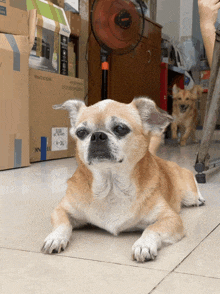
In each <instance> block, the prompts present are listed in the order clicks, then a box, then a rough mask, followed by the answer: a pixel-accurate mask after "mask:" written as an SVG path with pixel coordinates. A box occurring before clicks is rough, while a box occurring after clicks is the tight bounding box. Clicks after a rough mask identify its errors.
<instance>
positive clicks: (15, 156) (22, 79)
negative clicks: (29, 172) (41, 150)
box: [0, 1, 36, 170]
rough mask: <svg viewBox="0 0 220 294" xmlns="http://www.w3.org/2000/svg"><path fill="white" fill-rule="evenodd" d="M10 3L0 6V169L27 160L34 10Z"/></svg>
mask: <svg viewBox="0 0 220 294" xmlns="http://www.w3.org/2000/svg"><path fill="white" fill-rule="evenodd" d="M21 2H22V1H21ZM13 4H18V3H17V2H16V3H15V1H10V2H9V1H5V2H4V3H3V2H2V3H1V7H0V10H1V11H5V14H4V15H3V14H1V15H0V31H1V33H0V76H1V79H0V88H1V94H0V137H1V140H0V170H4V169H9V168H17V167H23V166H28V165H29V164H30V160H29V94H28V79H29V77H28V58H29V54H30V48H31V44H30V43H31V42H32V38H31V37H30V33H31V32H32V31H33V23H34V21H35V19H36V11H32V12H30V13H28V12H27V11H24V10H22V9H20V8H24V7H23V6H21V7H20V8H19V7H14V6H13ZM20 4H21V3H20ZM2 5H4V6H2ZM3 7H5V9H3ZM29 15H32V21H30V18H29ZM12 16H14V19H12ZM5 24H9V26H8V27H5ZM18 27H19V29H18ZM17 34H23V35H17Z"/></svg>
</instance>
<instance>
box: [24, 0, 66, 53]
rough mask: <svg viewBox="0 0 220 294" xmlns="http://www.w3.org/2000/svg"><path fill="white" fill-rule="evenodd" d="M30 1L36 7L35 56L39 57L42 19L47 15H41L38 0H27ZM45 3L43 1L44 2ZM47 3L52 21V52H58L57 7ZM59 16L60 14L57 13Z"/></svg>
mask: <svg viewBox="0 0 220 294" xmlns="http://www.w3.org/2000/svg"><path fill="white" fill-rule="evenodd" d="M29 1H31V2H32V5H33V7H34V8H35V9H37V46H36V47H37V48H36V56H38V57H40V56H42V37H43V27H45V25H44V19H45V20H46V19H47V17H45V16H42V15H41V14H42V11H41V10H40V8H39V6H38V3H39V1H38V0H29ZM39 4H40V3H39ZM44 4H45V3H44ZM47 5H49V8H50V9H49V10H50V13H51V15H52V18H53V22H54V27H55V28H54V30H53V31H54V53H55V54H58V52H59V33H60V22H59V18H58V15H57V13H58V12H57V8H56V7H55V6H54V5H53V3H51V2H47ZM59 16H60V15H59ZM48 22H50V21H49V19H48Z"/></svg>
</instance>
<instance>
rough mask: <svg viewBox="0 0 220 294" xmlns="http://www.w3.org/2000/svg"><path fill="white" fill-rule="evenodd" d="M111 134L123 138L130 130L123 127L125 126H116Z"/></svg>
mask: <svg viewBox="0 0 220 294" xmlns="http://www.w3.org/2000/svg"><path fill="white" fill-rule="evenodd" d="M113 132H114V133H115V134H116V135H117V136H120V137H123V136H125V135H127V134H128V133H130V129H129V128H128V127H127V126H125V125H123V126H122V125H118V126H115V127H114V128H113Z"/></svg>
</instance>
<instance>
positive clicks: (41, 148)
mask: <svg viewBox="0 0 220 294" xmlns="http://www.w3.org/2000/svg"><path fill="white" fill-rule="evenodd" d="M25 2H26V0H25ZM42 2H45V0H42ZM22 3H23V0H21V1H20V2H19V1H14V0H10V1H9V0H6V1H4V3H1V2H0V75H1V79H0V88H1V94H0V136H1V140H0V170H5V169H10V168H18V167H25V166H29V165H30V159H31V162H34V161H40V160H47V159H53V158H63V157H69V156H74V154H75V148H74V146H75V145H74V142H73V141H72V140H71V139H70V136H69V132H68V128H69V118H68V114H67V113H65V112H64V111H60V112H59V111H55V110H53V109H52V106H53V105H54V104H60V103H62V102H64V101H65V100H67V99H71V98H72V99H73V98H77V99H83V97H84V84H83V80H80V79H76V78H71V77H66V76H62V75H59V74H53V73H49V72H46V71H40V70H34V69H30V72H29V65H28V64H29V55H30V51H31V48H32V47H33V43H34V39H35V27H36V19H37V12H36V10H31V11H29V12H27V11H25V7H23V6H22V7H21V6H20V8H19V7H17V6H19V5H18V4H20V5H21V4H22ZM12 4H13V5H15V4H16V5H17V6H12ZM21 8H22V9H21ZM1 12H2V13H1ZM29 15H30V17H29ZM16 16H19V17H16ZM7 23H8V24H9V25H8V26H6V24H7ZM30 134H31V136H30ZM39 142H40V143H39Z"/></svg>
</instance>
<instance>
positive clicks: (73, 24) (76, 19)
mask: <svg viewBox="0 0 220 294" xmlns="http://www.w3.org/2000/svg"><path fill="white" fill-rule="evenodd" d="M65 13H66V17H67V20H68V23H69V26H70V31H71V33H70V34H71V35H75V36H78V37H79V35H80V31H81V16H80V15H79V14H76V13H73V12H71V11H65Z"/></svg>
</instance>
